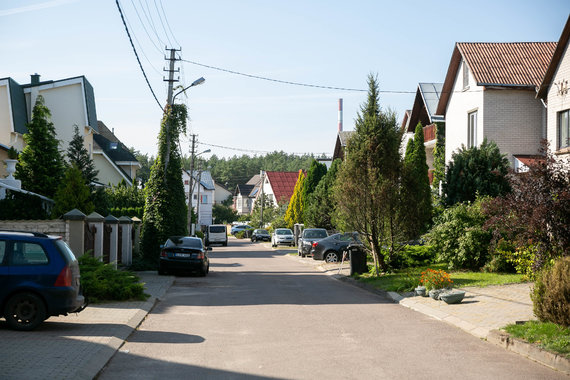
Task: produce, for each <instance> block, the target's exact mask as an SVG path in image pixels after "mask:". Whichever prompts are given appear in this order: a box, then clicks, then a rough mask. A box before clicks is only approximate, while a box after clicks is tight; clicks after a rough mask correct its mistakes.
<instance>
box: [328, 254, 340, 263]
mask: <svg viewBox="0 0 570 380" xmlns="http://www.w3.org/2000/svg"><path fill="white" fill-rule="evenodd" d="M325 262H327V263H337V262H338V253H336V252H334V251H328V252H326V253H325Z"/></svg>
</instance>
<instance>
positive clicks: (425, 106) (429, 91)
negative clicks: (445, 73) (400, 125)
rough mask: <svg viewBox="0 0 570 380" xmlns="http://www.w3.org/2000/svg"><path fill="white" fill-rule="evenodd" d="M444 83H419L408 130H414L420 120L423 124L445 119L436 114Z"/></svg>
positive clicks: (408, 122) (408, 120) (408, 121)
mask: <svg viewBox="0 0 570 380" xmlns="http://www.w3.org/2000/svg"><path fill="white" fill-rule="evenodd" d="M442 88H443V83H419V84H418V89H417V91H416V97H415V99H414V107H413V108H412V110H411V112H410V115H409V118H408V119H407V128H406V129H405V130H404V131H406V132H414V131H415V130H416V126H417V125H418V123H419V122H421V123H422V126H423V127H425V126H426V125H429V124H432V123H435V122H439V121H443V120H444V118H443V116H439V115H436V113H435V112H436V109H437V104H438V103H439V99H440V96H441V89H442Z"/></svg>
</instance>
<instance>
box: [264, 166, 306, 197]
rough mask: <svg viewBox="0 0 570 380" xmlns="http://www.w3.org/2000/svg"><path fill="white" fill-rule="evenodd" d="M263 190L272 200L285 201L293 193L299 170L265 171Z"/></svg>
mask: <svg viewBox="0 0 570 380" xmlns="http://www.w3.org/2000/svg"><path fill="white" fill-rule="evenodd" d="M265 173H266V176H265V183H264V184H263V186H264V187H263V190H264V192H265V194H267V195H268V196H269V198H270V199H272V200H273V202H274V203H275V204H276V205H277V204H282V203H287V202H289V199H291V196H292V195H293V190H294V189H295V184H296V183H297V178H298V177H299V172H265Z"/></svg>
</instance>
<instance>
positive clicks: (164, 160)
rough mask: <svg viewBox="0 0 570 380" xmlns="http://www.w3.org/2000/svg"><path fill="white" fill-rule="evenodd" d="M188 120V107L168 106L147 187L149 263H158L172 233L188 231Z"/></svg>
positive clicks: (145, 247)
mask: <svg viewBox="0 0 570 380" xmlns="http://www.w3.org/2000/svg"><path fill="white" fill-rule="evenodd" d="M186 120H187V111H186V106H184V105H182V104H174V105H172V106H167V109H166V110H165V112H164V117H163V119H162V123H161V129H160V134H159V137H158V155H157V157H156V160H155V161H154V164H153V165H152V168H151V171H150V178H149V180H148V182H147V184H146V188H145V206H144V216H143V225H142V230H141V253H142V256H143V259H144V261H145V262H146V263H147V264H149V265H155V264H156V263H157V262H158V255H159V252H160V245H161V244H164V242H165V241H166V239H167V238H168V237H169V236H175V235H178V236H180V235H182V236H183V235H187V234H188V229H187V225H188V219H187V218H188V213H187V210H188V209H187V206H186V196H185V194H184V184H183V183H182V160H181V157H180V151H179V150H178V146H179V136H180V133H185V132H186ZM167 156H168V157H167Z"/></svg>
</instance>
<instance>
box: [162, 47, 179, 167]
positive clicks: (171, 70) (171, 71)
mask: <svg viewBox="0 0 570 380" xmlns="http://www.w3.org/2000/svg"><path fill="white" fill-rule="evenodd" d="M166 50H170V58H168V59H167V58H166V57H165V58H164V59H166V60H168V61H170V68H169V69H168V70H166V69H163V70H164V71H168V79H164V81H165V82H168V95H167V97H166V109H165V112H172V109H171V107H170V106H172V89H173V86H172V85H173V83H174V82H178V80H179V79H180V78H178V79H174V73H175V72H180V68H178V69H177V70H174V63H175V62H176V61H177V59H176V52H177V51H180V49H166ZM166 117H167V122H166V157H165V158H164V173H165V175H166V168H167V167H168V162H169V160H170V123H169V122H168V120H170V115H168V114H167V115H166Z"/></svg>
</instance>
